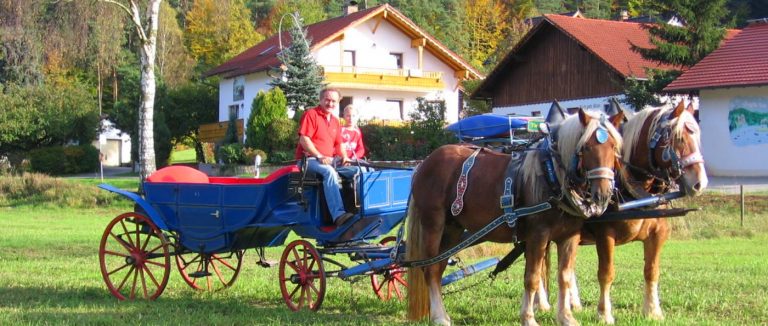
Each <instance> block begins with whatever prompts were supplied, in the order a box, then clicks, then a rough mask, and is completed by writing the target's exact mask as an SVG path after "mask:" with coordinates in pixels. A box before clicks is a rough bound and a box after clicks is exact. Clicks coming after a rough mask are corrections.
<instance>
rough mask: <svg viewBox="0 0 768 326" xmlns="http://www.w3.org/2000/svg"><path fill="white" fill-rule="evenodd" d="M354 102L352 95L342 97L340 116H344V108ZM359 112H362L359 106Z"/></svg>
mask: <svg viewBox="0 0 768 326" xmlns="http://www.w3.org/2000/svg"><path fill="white" fill-rule="evenodd" d="M350 104H352V97H350V96H345V97H342V98H341V100H340V101H339V117H344V108H345V107H347V105H350ZM357 111H358V114H360V113H359V112H360V109H359V108H358V110H357Z"/></svg>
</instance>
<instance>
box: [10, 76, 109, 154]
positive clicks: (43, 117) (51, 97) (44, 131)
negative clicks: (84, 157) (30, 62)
mask: <svg viewBox="0 0 768 326" xmlns="http://www.w3.org/2000/svg"><path fill="white" fill-rule="evenodd" d="M88 89H89V88H88V87H86V86H85V85H83V84H82V83H80V82H78V81H77V80H70V81H60V82H51V83H47V84H42V85H25V86H22V85H15V84H5V85H3V84H0V108H2V109H0V153H7V152H13V151H22V152H26V151H30V150H32V149H36V148H40V147H46V146H57V145H63V144H66V143H68V142H70V141H75V142H78V143H81V144H84V143H89V142H91V141H92V140H93V139H95V138H96V129H97V127H98V124H99V110H98V106H97V102H96V99H95V97H94V95H93V94H91V93H89V92H88Z"/></svg>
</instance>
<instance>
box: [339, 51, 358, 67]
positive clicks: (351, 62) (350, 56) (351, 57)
mask: <svg viewBox="0 0 768 326" xmlns="http://www.w3.org/2000/svg"><path fill="white" fill-rule="evenodd" d="M341 65H342V66H345V67H354V66H356V62H355V51H354V50H344V62H342V64H341Z"/></svg>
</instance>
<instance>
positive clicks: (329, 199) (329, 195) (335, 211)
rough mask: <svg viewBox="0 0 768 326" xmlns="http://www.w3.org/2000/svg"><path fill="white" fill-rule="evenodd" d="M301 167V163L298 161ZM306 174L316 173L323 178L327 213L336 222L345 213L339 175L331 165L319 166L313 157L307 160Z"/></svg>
mask: <svg viewBox="0 0 768 326" xmlns="http://www.w3.org/2000/svg"><path fill="white" fill-rule="evenodd" d="M298 164H299V166H301V161H299V163H298ZM307 172H308V173H317V174H318V175H320V176H322V177H323V191H325V201H326V203H327V204H328V211H329V212H330V213H331V216H332V217H333V220H334V221H336V219H337V218H339V216H341V215H342V214H344V213H346V210H345V209H344V202H343V201H342V199H341V187H340V186H339V174H338V173H337V172H336V169H334V168H333V166H331V165H325V164H321V163H320V161H318V160H317V159H316V158H314V157H309V158H307Z"/></svg>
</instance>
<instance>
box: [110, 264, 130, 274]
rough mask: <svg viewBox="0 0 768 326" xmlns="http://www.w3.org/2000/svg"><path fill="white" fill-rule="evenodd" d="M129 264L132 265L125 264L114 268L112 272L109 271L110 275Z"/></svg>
mask: <svg viewBox="0 0 768 326" xmlns="http://www.w3.org/2000/svg"><path fill="white" fill-rule="evenodd" d="M128 266H131V265H130V264H123V266H120V267H118V268H116V269H114V270H112V271H111V272H109V275H112V274H114V273H116V272H118V271H120V270H121V269H123V268H126V267H128Z"/></svg>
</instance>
